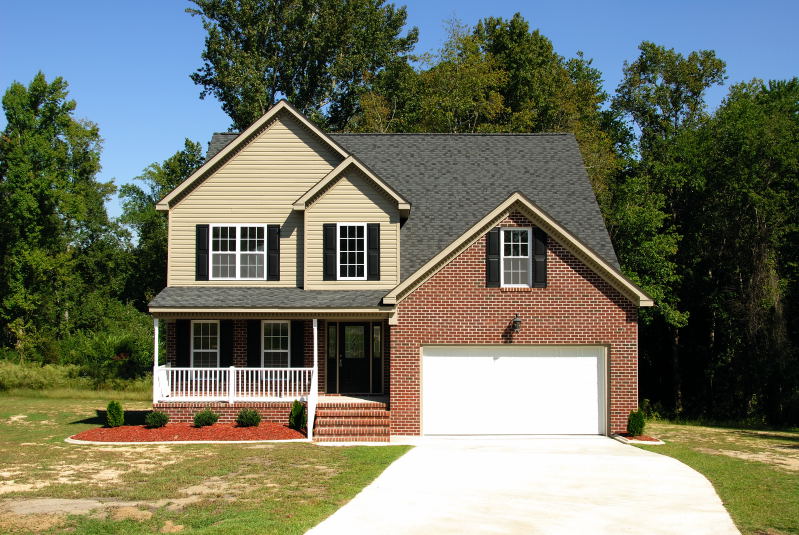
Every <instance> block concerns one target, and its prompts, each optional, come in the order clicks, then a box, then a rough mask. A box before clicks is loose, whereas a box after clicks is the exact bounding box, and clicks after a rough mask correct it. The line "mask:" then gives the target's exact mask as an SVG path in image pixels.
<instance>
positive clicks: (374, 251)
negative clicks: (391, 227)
mask: <svg viewBox="0 0 799 535" xmlns="http://www.w3.org/2000/svg"><path fill="white" fill-rule="evenodd" d="M366 280H370V281H379V280H380V223H368V224H367V225H366Z"/></svg>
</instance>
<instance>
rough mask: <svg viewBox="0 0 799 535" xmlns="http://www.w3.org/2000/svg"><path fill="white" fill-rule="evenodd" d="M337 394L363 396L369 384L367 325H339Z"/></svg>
mask: <svg viewBox="0 0 799 535" xmlns="http://www.w3.org/2000/svg"><path fill="white" fill-rule="evenodd" d="M338 334H339V347H338V365H339V375H338V376H339V392H340V393H342V394H364V393H368V392H369V391H370V384H369V370H370V367H369V361H370V355H369V324H368V323H340V324H339V333H338Z"/></svg>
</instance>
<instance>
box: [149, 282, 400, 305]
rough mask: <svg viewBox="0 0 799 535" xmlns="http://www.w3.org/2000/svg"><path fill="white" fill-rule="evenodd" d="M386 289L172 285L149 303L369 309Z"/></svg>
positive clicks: (378, 303) (377, 303) (378, 300)
mask: <svg viewBox="0 0 799 535" xmlns="http://www.w3.org/2000/svg"><path fill="white" fill-rule="evenodd" d="M384 295H386V290H308V291H305V290H303V289H302V288H264V287H245V286H235V287H230V286H229V287H214V286H171V287H167V288H164V289H163V290H161V292H160V293H159V294H158V295H157V296H155V298H153V300H152V301H150V307H151V308H245V309H246V308H370V307H376V306H378V305H380V301H381V299H382V298H383V296H384Z"/></svg>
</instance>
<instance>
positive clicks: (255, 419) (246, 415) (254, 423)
mask: <svg viewBox="0 0 799 535" xmlns="http://www.w3.org/2000/svg"><path fill="white" fill-rule="evenodd" d="M260 423H261V415H260V413H259V412H258V411H256V410H255V409H241V410H240V411H239V414H238V416H236V425H238V426H239V427H258V424H260Z"/></svg>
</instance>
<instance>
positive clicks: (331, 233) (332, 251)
mask: <svg viewBox="0 0 799 535" xmlns="http://www.w3.org/2000/svg"><path fill="white" fill-rule="evenodd" d="M336 238H337V236H336V224H335V223H325V224H323V225H322V254H323V257H322V275H323V276H322V280H326V281H334V280H336V279H338V277H337V276H336V275H337V274H336Z"/></svg>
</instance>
